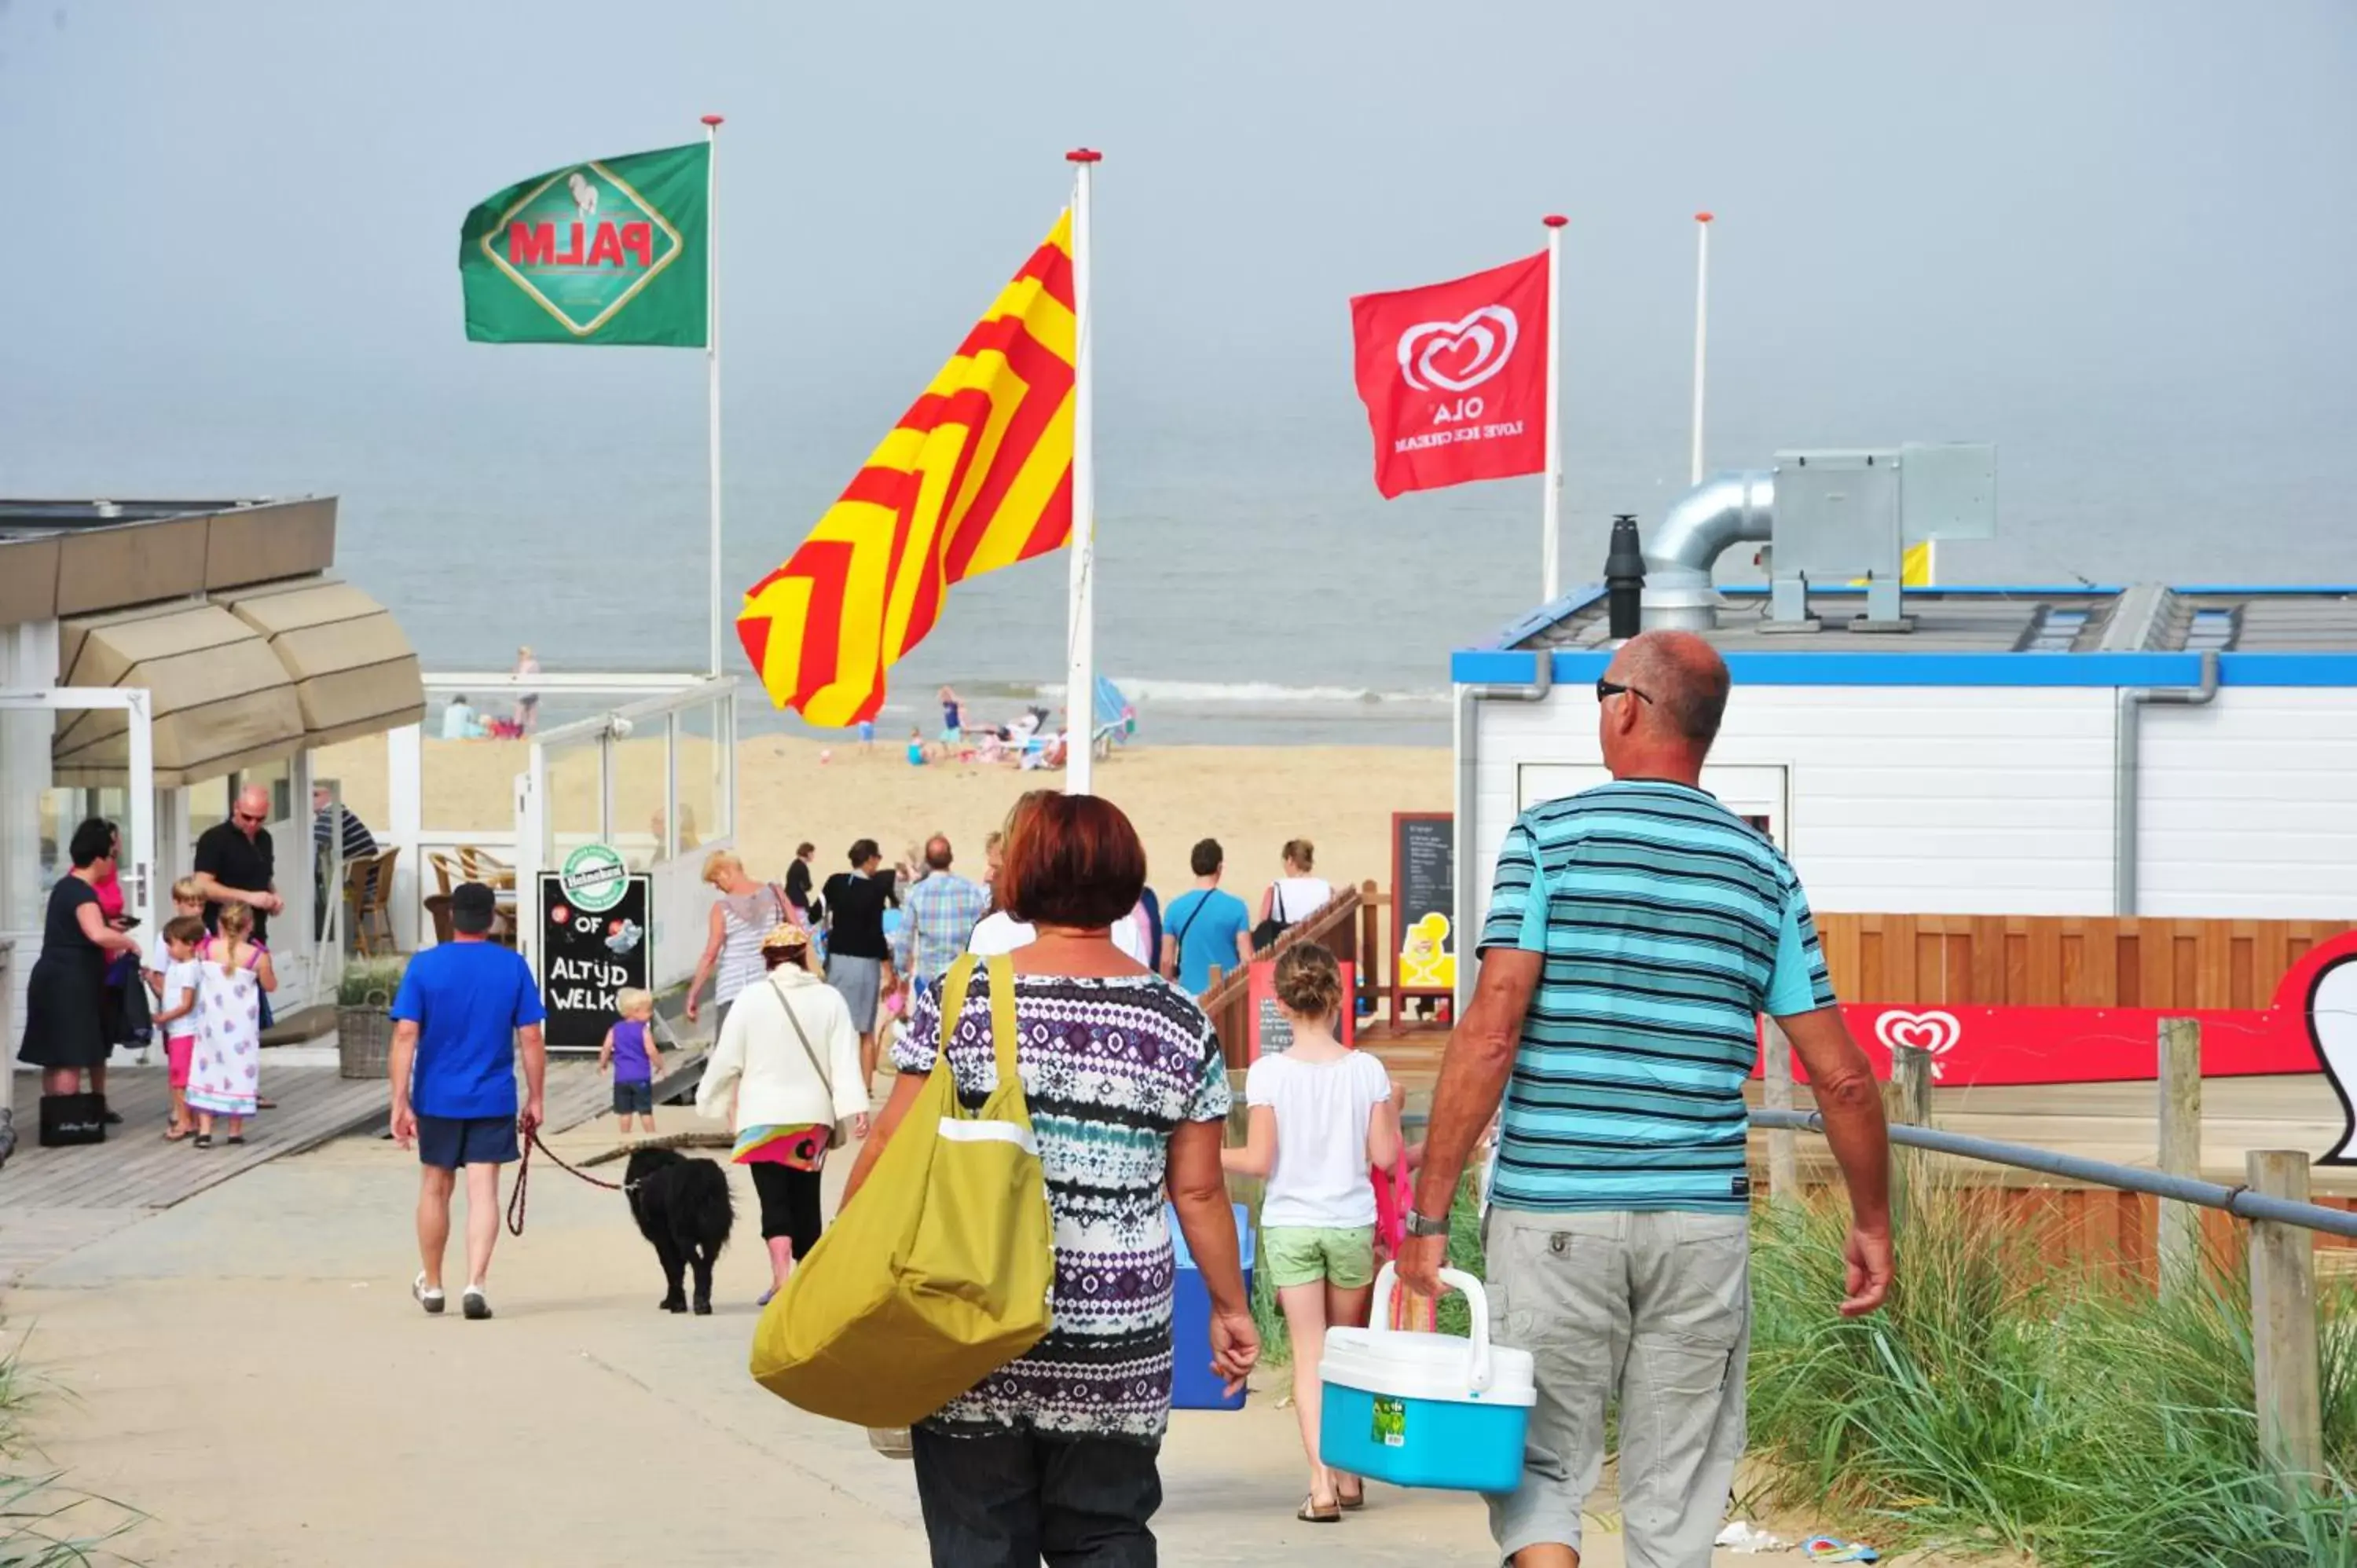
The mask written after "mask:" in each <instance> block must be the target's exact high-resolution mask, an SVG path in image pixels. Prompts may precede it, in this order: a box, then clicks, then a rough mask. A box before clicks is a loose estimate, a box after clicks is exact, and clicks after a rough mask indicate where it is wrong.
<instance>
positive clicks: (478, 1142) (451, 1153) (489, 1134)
mask: <svg viewBox="0 0 2357 1568" xmlns="http://www.w3.org/2000/svg"><path fill="white" fill-rule="evenodd" d="M515 1159H516V1119H515V1118H514V1117H512V1116H425V1115H420V1116H419V1117H418V1118H417V1162H418V1164H420V1165H432V1166H433V1167H434V1168H435V1169H436V1170H445V1171H455V1170H457V1168H458V1167H459V1166H460V1165H513V1164H514V1163H515Z"/></svg>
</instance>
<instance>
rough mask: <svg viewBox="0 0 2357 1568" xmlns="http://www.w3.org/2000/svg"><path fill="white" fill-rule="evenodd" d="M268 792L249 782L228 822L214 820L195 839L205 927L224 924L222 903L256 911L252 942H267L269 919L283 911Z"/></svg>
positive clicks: (239, 794) (254, 913)
mask: <svg viewBox="0 0 2357 1568" xmlns="http://www.w3.org/2000/svg"><path fill="white" fill-rule="evenodd" d="M269 820H270V791H269V790H267V789H264V788H263V787H262V786H261V785H259V784H249V785H247V786H246V787H245V788H244V789H241V790H239V791H238V792H237V803H236V804H235V805H233V806H231V808H230V817H229V821H227V822H215V823H214V824H213V825H212V826H211V827H209V828H207V829H206V830H205V831H204V832H202V833H200V834H199V835H198V838H197V864H196V880H197V886H198V888H199V890H200V891H201V892H202V893H203V894H204V896H205V928H206V929H208V930H210V929H214V928H215V927H217V926H218V925H219V924H220V923H221V906H222V905H223V904H249V905H252V906H253V940H255V941H257V942H259V941H265V940H268V939H269V935H270V917H271V916H273V915H274V914H276V913H277V912H278V911H279V909H280V908H282V907H283V905H282V903H281V901H280V899H279V897H278V894H277V893H276V891H275V888H276V886H277V866H276V854H275V852H274V850H273V849H272V847H271V843H270V830H269V829H267V828H265V827H264V826H263V825H262V824H263V823H264V822H268V821H269Z"/></svg>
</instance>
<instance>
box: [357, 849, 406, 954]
mask: <svg viewBox="0 0 2357 1568" xmlns="http://www.w3.org/2000/svg"><path fill="white" fill-rule="evenodd" d="M399 854H401V848H400V846H399V845H397V844H396V845H395V846H393V848H392V849H388V850H380V851H379V852H378V853H376V854H369V855H362V856H361V857H360V858H359V859H357V860H352V861H347V862H346V863H345V864H344V902H345V904H346V905H347V906H348V907H349V908H350V910H351V912H352V940H353V942H354V943H356V944H357V945H358V946H359V948H360V952H361V957H362V958H373V957H375V956H376V950H375V949H374V948H373V947H371V945H370V939H371V936H372V935H374V934H375V928H380V927H381V928H382V936H383V940H384V950H385V951H387V952H399V951H400V950H401V941H400V939H399V938H398V937H396V936H394V935H393V861H394V859H395V858H396V857H397V856H398V855H399Z"/></svg>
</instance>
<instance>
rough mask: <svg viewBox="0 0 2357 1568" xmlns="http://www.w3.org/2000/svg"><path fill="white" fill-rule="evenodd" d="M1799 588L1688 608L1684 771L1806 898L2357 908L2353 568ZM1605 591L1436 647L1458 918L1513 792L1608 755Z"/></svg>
mask: <svg viewBox="0 0 2357 1568" xmlns="http://www.w3.org/2000/svg"><path fill="white" fill-rule="evenodd" d="M1760 536H1761V533H1760V532H1747V533H1745V534H1743V535H1741V537H1745V538H1759V537H1760ZM1646 554H1647V557H1648V564H1649V566H1650V565H1651V564H1652V556H1653V551H1652V548H1650V547H1649V548H1648V550H1647V552H1646ZM1705 570H1707V568H1705ZM1813 592H1814V596H1815V598H1816V599H1817V601H1818V602H1819V603H1820V604H1821V605H1823V606H1825V607H1826V611H1825V614H1824V626H1823V628H1821V629H1817V630H1813V631H1799V632H1793V631H1784V630H1771V629H1767V628H1765V627H1764V625H1763V618H1764V616H1765V613H1766V609H1767V604H1766V601H1767V591H1766V589H1765V588H1763V587H1758V586H1754V587H1749V588H1745V587H1717V586H1713V587H1712V588H1711V591H1710V595H1709V599H1710V601H1711V602H1710V603H1709V604H1708V605H1707V607H1705V608H1703V609H1702V610H1701V613H1700V614H1698V615H1697V614H1696V613H1695V607H1694V602H1693V596H1691V595H1689V596H1687V598H1686V600H1685V604H1686V609H1685V610H1684V616H1683V624H1685V625H1687V626H1689V627H1690V628H1692V629H1695V630H1697V631H1700V632H1701V633H1702V635H1704V636H1706V637H1707V638H1708V639H1710V640H1711V641H1712V643H1713V644H1715V645H1716V646H1717V648H1718V649H1719V650H1721V651H1722V652H1723V653H1724V654H1725V655H1726V658H1727V666H1728V668H1729V670H1730V671H1731V672H1732V674H1733V676H1734V691H1733V694H1732V696H1731V697H1730V699H1729V701H1728V703H1727V718H1726V724H1725V727H1724V728H1723V729H1722V730H1721V732H1720V735H1719V738H1718V743H1717V746H1716V747H1715V748H1714V749H1713V751H1712V753H1711V761H1710V764H1709V768H1708V769H1707V771H1706V773H1705V774H1704V777H1703V783H1704V785H1705V786H1706V788H1708V789H1711V790H1712V791H1713V792H1715V793H1716V794H1717V795H1718V796H1719V797H1720V799H1722V800H1725V801H1726V802H1727V804H1728V805H1729V806H1731V807H1732V808H1734V809H1735V810H1736V811H1739V812H1741V813H1742V814H1744V815H1745V816H1748V817H1750V818H1753V819H1754V820H1755V821H1756V822H1757V823H1758V824H1759V825H1760V827H1761V828H1763V829H1764V830H1765V831H1766V832H1768V833H1769V835H1770V837H1772V838H1773V839H1774V840H1775V841H1776V842H1777V843H1779V844H1780V845H1781V846H1782V847H1783V849H1784V851H1785V852H1786V854H1789V855H1790V856H1791V858H1792V863H1793V865H1794V866H1795V867H1796V868H1797V869H1798V870H1799V872H1800V874H1801V875H1802V878H1803V881H1804V882H1805V883H1806V884H1807V886H1808V889H1809V894H1810V897H1811V898H1812V900H1813V903H1814V905H1815V907H1816V908H1818V909H1821V910H1828V911H1833V910H1840V911H1857V912H1891V913H1923V914H1965V915H2114V914H2124V915H2158V916H2196V917H2208V918H2310V919H2315V918H2324V919H2340V918H2352V919H2357V587H2237V586H2218V585H2196V586H2186V587H2163V586H2153V585H2146V586H2139V587H2130V588H2119V587H2102V586H2094V587H2089V586H2075V585H2074V586H2070V587H2060V588H2055V587H2007V588H1962V587H1948V588H1936V589H1917V590H1910V591H1909V592H1908V593H1907V595H1906V600H1905V607H1906V612H1907V614H1908V615H1909V616H1910V617H1911V618H1913V622H1914V625H1913V629H1912V630H1911V631H1910V632H1906V633H1902V634H1896V635H1893V634H1872V633H1864V632H1858V631H1853V630H1850V629H1847V628H1846V627H1845V626H1844V625H1843V624H1842V623H1843V620H1844V617H1843V616H1841V615H1839V614H1837V613H1835V612H1836V611H1837V610H1839V608H1840V607H1841V606H1842V604H1843V596H1844V595H1845V593H1848V594H1850V595H1851V598H1850V605H1851V607H1855V605H1856V602H1857V601H1856V596H1855V591H1854V590H1844V589H1834V590H1831V591H1830V592H1828V591H1827V590H1824V589H1816V590H1814V591H1813ZM1664 619H1667V620H1670V621H1671V622H1672V624H1679V623H1680V618H1679V617H1677V616H1672V617H1662V616H1657V615H1656V614H1655V608H1654V606H1653V604H1652V585H1651V579H1649V585H1648V590H1647V607H1646V610H1645V614H1644V624H1645V625H1646V626H1647V627H1648V628H1650V627H1652V626H1653V625H1656V624H1660V622H1661V621H1662V620H1664ZM1697 622H1700V623H1701V624H1696V623H1697ZM1614 646H1615V643H1614V641H1613V639H1612V638H1611V636H1610V632H1609V623H1608V617H1607V604H1606V591H1605V590H1604V589H1603V588H1602V587H1600V586H1599V587H1592V588H1584V589H1580V590H1577V591H1575V592H1574V593H1572V594H1570V595H1568V596H1566V597H1564V598H1563V599H1561V600H1559V601H1557V602H1556V603H1555V604H1553V605H1550V606H1548V607H1544V608H1543V609H1541V610H1539V611H1537V612H1535V613H1534V615H1533V616H1531V617H1530V618H1527V619H1525V620H1524V621H1523V622H1522V623H1520V624H1519V625H1517V626H1515V627H1513V628H1509V630H1508V631H1507V632H1506V633H1505V634H1504V635H1503V636H1501V638H1500V639H1497V641H1496V642H1495V643H1494V644H1493V645H1492V646H1490V647H1486V648H1477V649H1467V650H1460V651H1458V653H1456V654H1455V655H1454V656H1453V658H1452V660H1451V662H1450V677H1451V680H1452V682H1454V684H1455V688H1456V692H1457V696H1458V708H1457V716H1458V727H1457V748H1458V751H1457V760H1458V791H1457V811H1458V822H1457V832H1458V839H1457V844H1458V854H1457V865H1458V866H1459V867H1463V868H1469V870H1470V875H1465V874H1463V873H1462V872H1460V874H1459V875H1458V878H1457V908H1458V920H1457V925H1458V929H1459V930H1464V929H1468V926H1469V923H1473V922H1478V920H1479V919H1480V907H1481V903H1482V901H1483V899H1484V898H1486V897H1487V891H1488V888H1489V886H1490V879H1491V871H1492V869H1493V867H1494V865H1495V861H1496V855H1497V850H1498V845H1499V842H1500V840H1501V837H1502V835H1503V834H1504V832H1505V831H1506V829H1507V827H1508V826H1509V825H1510V824H1511V823H1512V820H1513V818H1514V816H1515V814H1516V813H1517V812H1518V811H1522V810H1523V809H1524V808H1526V807H1528V806H1530V805H1533V804H1534V803H1536V802H1539V801H1542V800H1549V799H1553V798H1555V797H1557V796H1561V795H1566V794H1570V793H1574V792H1576V791H1577V790H1579V789H1586V788H1588V787H1590V786H1591V785H1594V784H1598V783H1601V782H1603V781H1604V779H1606V777H1607V775H1606V774H1605V771H1604V768H1603V766H1602V758H1601V756H1600V754H1599V751H1598V741H1597V702H1596V696H1595V690H1594V683H1595V681H1596V679H1597V677H1598V676H1599V675H1601V674H1602V673H1603V671H1604V668H1605V666H1606V664H1607V663H1608V662H1609V660H1610V658H1611V654H1612V650H1613V648H1614ZM1543 672H1544V679H1545V681H1546V682H1547V687H1546V689H1545V690H1544V693H1540V692H1538V691H1537V690H1536V689H1535V685H1534V683H1535V682H1539V681H1540V680H1541V679H1542V678H1543ZM1474 929H1478V925H1476V926H1474ZM1471 970H1472V966H1471V965H1469V964H1467V965H1462V966H1460V974H1461V975H1464V976H1466V977H1467V978H1469V976H1470V972H1471Z"/></svg>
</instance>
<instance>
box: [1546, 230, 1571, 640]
mask: <svg viewBox="0 0 2357 1568" xmlns="http://www.w3.org/2000/svg"><path fill="white" fill-rule="evenodd" d="M1543 221H1544V223H1545V224H1546V231H1547V287H1546V303H1547V339H1546V480H1545V483H1546V489H1545V490H1544V492H1543V498H1542V499H1541V501H1540V503H1539V512H1540V522H1539V526H1540V527H1541V528H1543V529H1544V530H1545V531H1546V532H1545V537H1544V539H1543V540H1542V541H1541V542H1540V544H1539V577H1540V581H1541V583H1542V584H1543V585H1544V587H1545V589H1546V592H1545V594H1544V599H1545V602H1546V603H1548V604H1553V603H1555V600H1556V599H1558V598H1560V597H1561V596H1562V595H1563V419H1562V412H1563V392H1562V391H1561V389H1560V387H1559V386H1558V385H1557V383H1558V382H1559V381H1561V380H1562V371H1563V226H1564V225H1565V224H1566V223H1568V222H1570V221H1571V220H1570V219H1568V218H1566V217H1564V216H1562V215H1561V214H1560V213H1549V214H1548V215H1547V216H1546V218H1545V219H1544V220H1543Z"/></svg>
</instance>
